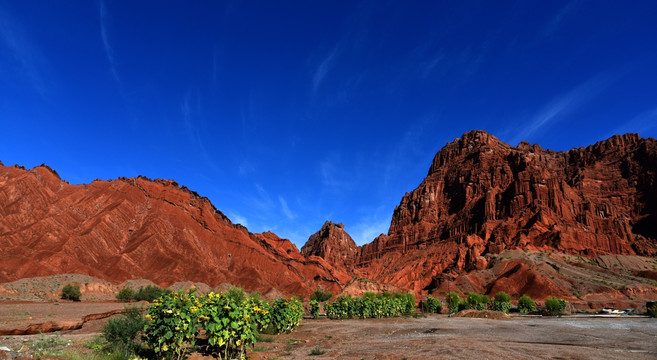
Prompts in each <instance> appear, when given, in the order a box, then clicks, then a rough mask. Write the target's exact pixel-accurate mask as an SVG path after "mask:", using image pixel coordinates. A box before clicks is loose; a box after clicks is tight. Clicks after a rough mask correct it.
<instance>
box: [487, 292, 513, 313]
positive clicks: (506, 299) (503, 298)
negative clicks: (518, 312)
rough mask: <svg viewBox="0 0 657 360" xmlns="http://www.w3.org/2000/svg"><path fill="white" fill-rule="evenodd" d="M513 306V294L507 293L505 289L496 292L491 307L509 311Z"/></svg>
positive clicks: (505, 311)
mask: <svg viewBox="0 0 657 360" xmlns="http://www.w3.org/2000/svg"><path fill="white" fill-rule="evenodd" d="M511 308H512V305H511V295H509V294H507V293H505V292H504V291H500V292H498V293H497V294H495V298H494V299H493V302H492V303H491V309H493V310H495V311H501V312H504V313H508V312H509V310H511Z"/></svg>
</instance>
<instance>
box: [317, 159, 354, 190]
mask: <svg viewBox="0 0 657 360" xmlns="http://www.w3.org/2000/svg"><path fill="white" fill-rule="evenodd" d="M343 166H344V164H343V163H342V161H341V157H340V155H339V154H331V155H329V156H328V157H326V158H325V159H324V160H323V161H322V162H320V163H319V169H318V170H319V179H320V182H321V184H322V185H323V186H324V189H325V190H327V191H329V192H340V191H343V190H345V189H346V188H347V187H348V186H350V184H351V182H349V181H348V180H347V179H346V178H345V177H344V176H343V174H345V169H344V167H343Z"/></svg>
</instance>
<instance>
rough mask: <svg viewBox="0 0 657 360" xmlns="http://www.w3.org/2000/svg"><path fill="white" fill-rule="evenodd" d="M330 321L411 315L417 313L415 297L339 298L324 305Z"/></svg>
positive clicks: (367, 295) (391, 294)
mask: <svg viewBox="0 0 657 360" xmlns="http://www.w3.org/2000/svg"><path fill="white" fill-rule="evenodd" d="M324 310H326V316H327V317H328V318H329V319H351V318H360V319H367V318H384V317H396V316H401V315H410V314H412V313H413V311H415V296H414V295H413V294H411V293H399V292H398V293H394V294H393V293H389V292H384V293H381V294H374V293H372V292H368V293H365V294H364V295H363V296H362V297H352V296H350V295H342V296H339V297H338V298H337V299H336V300H335V301H334V302H329V303H326V304H324ZM311 312H312V305H311Z"/></svg>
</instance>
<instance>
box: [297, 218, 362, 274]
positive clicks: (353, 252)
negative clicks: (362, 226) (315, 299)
mask: <svg viewBox="0 0 657 360" xmlns="http://www.w3.org/2000/svg"><path fill="white" fill-rule="evenodd" d="M301 254H303V255H305V256H319V257H321V258H322V259H324V260H326V261H328V262H329V263H331V264H334V265H336V266H338V267H344V268H347V269H352V268H353V265H354V261H355V260H356V256H357V255H358V246H357V245H356V243H355V242H354V240H353V239H352V238H351V236H349V234H347V233H346V232H345V230H344V225H342V224H335V223H332V222H330V221H327V222H325V223H324V226H322V228H321V229H320V230H319V231H318V232H316V233H314V234H312V235H311V236H310V238H309V239H308V241H307V242H306V244H305V245H303V247H302V248H301Z"/></svg>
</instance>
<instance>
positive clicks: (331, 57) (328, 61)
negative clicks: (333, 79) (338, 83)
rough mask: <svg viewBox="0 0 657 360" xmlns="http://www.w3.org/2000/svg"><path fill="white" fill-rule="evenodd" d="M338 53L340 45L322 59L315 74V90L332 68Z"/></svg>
mask: <svg viewBox="0 0 657 360" xmlns="http://www.w3.org/2000/svg"><path fill="white" fill-rule="evenodd" d="M337 54H338V47H337V46H336V47H334V48H333V50H331V52H330V53H329V54H328V55H327V56H326V57H325V58H324V59H323V60H322V62H321V63H319V65H318V66H317V69H316V70H315V74H314V75H313V92H316V91H317V89H318V88H319V86H320V85H321V83H322V81H323V80H324V78H325V77H326V74H327V73H328V72H329V70H330V69H331V66H332V65H333V62H334V61H335V58H336V57H337Z"/></svg>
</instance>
